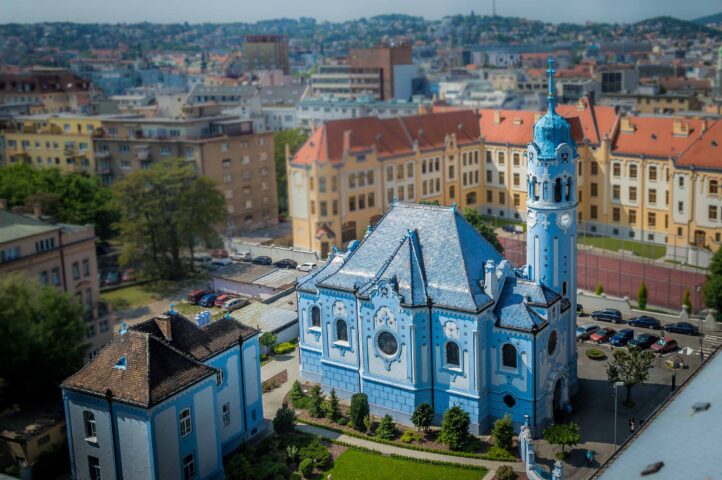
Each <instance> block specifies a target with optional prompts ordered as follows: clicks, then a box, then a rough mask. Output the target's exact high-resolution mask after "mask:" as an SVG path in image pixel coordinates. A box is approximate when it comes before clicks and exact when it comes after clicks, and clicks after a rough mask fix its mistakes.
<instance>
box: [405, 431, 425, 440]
mask: <svg viewBox="0 0 722 480" xmlns="http://www.w3.org/2000/svg"><path fill="white" fill-rule="evenodd" d="M399 440H401V441H402V442H404V443H421V442H422V441H424V437H422V436H421V434H420V433H419V432H414V431H413V430H406V431H404V433H402V434H401V438H400V439H399Z"/></svg>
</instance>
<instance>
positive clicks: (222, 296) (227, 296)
mask: <svg viewBox="0 0 722 480" xmlns="http://www.w3.org/2000/svg"><path fill="white" fill-rule="evenodd" d="M231 298H233V297H232V296H231V295H230V294H228V293H222V294H220V295H218V296H217V297H216V299H215V300H213V306H215V307H221V306H223V304H224V303H226V302H227V301H228V300H230V299H231Z"/></svg>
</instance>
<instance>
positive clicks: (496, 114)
mask: <svg viewBox="0 0 722 480" xmlns="http://www.w3.org/2000/svg"><path fill="white" fill-rule="evenodd" d="M500 123H501V111H499V110H494V125H499V124H500Z"/></svg>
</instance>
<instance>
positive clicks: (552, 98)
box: [547, 53, 557, 113]
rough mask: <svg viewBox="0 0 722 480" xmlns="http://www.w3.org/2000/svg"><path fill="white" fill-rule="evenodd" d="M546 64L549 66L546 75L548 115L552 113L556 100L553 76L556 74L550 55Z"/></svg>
mask: <svg viewBox="0 0 722 480" xmlns="http://www.w3.org/2000/svg"><path fill="white" fill-rule="evenodd" d="M547 63H548V64H549V68H547V75H549V93H548V94H547V105H549V113H553V112H554V107H555V106H556V104H557V98H556V95H555V93H554V74H555V73H556V70H555V69H554V58H553V57H552V54H551V53H550V54H549V60H547Z"/></svg>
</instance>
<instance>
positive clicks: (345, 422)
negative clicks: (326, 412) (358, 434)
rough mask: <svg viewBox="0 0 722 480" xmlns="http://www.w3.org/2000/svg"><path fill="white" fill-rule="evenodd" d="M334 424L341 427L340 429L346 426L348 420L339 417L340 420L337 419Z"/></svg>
mask: <svg viewBox="0 0 722 480" xmlns="http://www.w3.org/2000/svg"><path fill="white" fill-rule="evenodd" d="M336 423H338V424H339V425H341V426H342V427H343V426H346V424H347V423H348V418H346V417H341V418H339V419H338V422H336Z"/></svg>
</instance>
